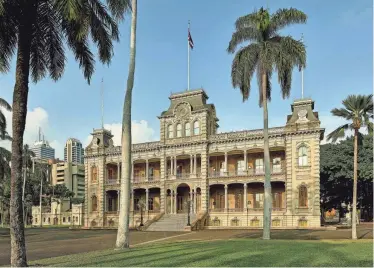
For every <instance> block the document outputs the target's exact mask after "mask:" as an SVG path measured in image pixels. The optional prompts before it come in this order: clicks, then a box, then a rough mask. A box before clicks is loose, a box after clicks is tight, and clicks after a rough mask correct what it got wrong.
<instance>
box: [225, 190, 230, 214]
mask: <svg viewBox="0 0 374 268" xmlns="http://www.w3.org/2000/svg"><path fill="white" fill-rule="evenodd" d="M228 188H229V186H228V185H227V184H225V212H227V209H228V208H229V206H228V199H227V190H228Z"/></svg>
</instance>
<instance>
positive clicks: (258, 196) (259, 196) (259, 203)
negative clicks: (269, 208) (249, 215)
mask: <svg viewBox="0 0 374 268" xmlns="http://www.w3.org/2000/svg"><path fill="white" fill-rule="evenodd" d="M254 201H255V202H254V204H253V207H254V208H263V207H264V194H263V193H255V194H254Z"/></svg>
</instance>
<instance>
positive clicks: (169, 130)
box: [168, 125, 174, 139]
mask: <svg viewBox="0 0 374 268" xmlns="http://www.w3.org/2000/svg"><path fill="white" fill-rule="evenodd" d="M168 138H169V139H171V138H174V131H173V125H169V126H168Z"/></svg>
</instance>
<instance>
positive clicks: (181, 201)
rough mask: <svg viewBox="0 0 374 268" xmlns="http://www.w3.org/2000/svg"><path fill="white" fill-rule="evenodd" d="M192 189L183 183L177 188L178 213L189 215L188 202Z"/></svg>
mask: <svg viewBox="0 0 374 268" xmlns="http://www.w3.org/2000/svg"><path fill="white" fill-rule="evenodd" d="M190 191H191V188H190V186H188V184H186V183H182V184H180V185H179V186H178V188H177V213H187V211H188V201H190Z"/></svg>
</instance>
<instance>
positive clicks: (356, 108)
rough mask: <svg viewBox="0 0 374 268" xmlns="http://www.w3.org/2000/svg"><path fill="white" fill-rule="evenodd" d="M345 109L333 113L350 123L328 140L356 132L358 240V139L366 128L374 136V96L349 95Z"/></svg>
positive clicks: (333, 110)
mask: <svg viewBox="0 0 374 268" xmlns="http://www.w3.org/2000/svg"><path fill="white" fill-rule="evenodd" d="M342 103H343V106H344V108H340V109H338V108H334V109H332V110H331V113H332V114H333V115H334V116H338V117H341V118H344V119H345V120H347V121H350V122H349V123H347V124H344V125H342V126H340V127H338V128H337V129H335V130H334V131H332V132H331V133H330V134H329V135H328V136H327V140H331V141H332V142H336V141H337V140H338V139H339V138H343V137H344V136H345V134H346V131H347V130H353V131H354V148H353V150H354V152H353V198H352V199H353V201H352V203H353V204H352V239H357V231H356V218H357V216H356V215H357V170H358V163H357V155H358V139H359V137H360V136H361V133H360V129H361V128H363V127H366V128H367V130H368V132H369V134H370V135H372V134H373V122H371V121H370V119H373V95H372V94H370V95H349V96H348V97H347V98H346V99H345V100H343V102H342Z"/></svg>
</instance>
